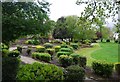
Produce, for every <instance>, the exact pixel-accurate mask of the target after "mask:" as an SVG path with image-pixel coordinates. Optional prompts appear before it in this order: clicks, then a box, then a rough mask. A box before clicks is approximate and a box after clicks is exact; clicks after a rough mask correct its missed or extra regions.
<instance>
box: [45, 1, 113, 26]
mask: <svg viewBox="0 0 120 82" xmlns="http://www.w3.org/2000/svg"><path fill="white" fill-rule="evenodd" d="M46 1H48V2H49V3H51V4H52V5H51V6H50V12H51V13H50V19H51V20H54V21H56V20H57V19H58V18H60V17H61V16H68V15H77V16H80V13H81V12H82V11H83V10H84V8H85V6H86V5H85V4H82V5H76V4H75V3H76V1H77V0H46ZM113 25H114V24H113V22H112V19H108V24H107V26H108V27H113Z"/></svg>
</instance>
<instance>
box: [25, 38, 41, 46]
mask: <svg viewBox="0 0 120 82" xmlns="http://www.w3.org/2000/svg"><path fill="white" fill-rule="evenodd" d="M25 43H26V44H34V45H38V44H40V42H39V40H36V39H33V40H27V41H25Z"/></svg>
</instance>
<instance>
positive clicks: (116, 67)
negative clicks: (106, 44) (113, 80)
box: [115, 62, 120, 75]
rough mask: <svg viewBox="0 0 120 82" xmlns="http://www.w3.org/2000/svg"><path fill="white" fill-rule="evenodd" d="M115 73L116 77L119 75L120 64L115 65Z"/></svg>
mask: <svg viewBox="0 0 120 82" xmlns="http://www.w3.org/2000/svg"><path fill="white" fill-rule="evenodd" d="M115 71H116V72H117V74H118V75H120V62H118V63H116V64H115Z"/></svg>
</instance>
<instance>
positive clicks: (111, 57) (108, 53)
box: [76, 43, 118, 66]
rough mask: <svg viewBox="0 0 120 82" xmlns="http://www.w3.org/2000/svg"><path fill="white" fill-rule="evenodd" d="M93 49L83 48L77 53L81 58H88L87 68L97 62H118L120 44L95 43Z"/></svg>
mask: <svg viewBox="0 0 120 82" xmlns="http://www.w3.org/2000/svg"><path fill="white" fill-rule="evenodd" d="M94 45H95V46H94V47H92V48H82V49H79V50H77V51H76V53H78V54H80V55H81V56H85V57H87V66H91V64H92V62H93V61H95V60H102V61H105V62H110V63H115V62H118V44H116V43H95V44H94Z"/></svg>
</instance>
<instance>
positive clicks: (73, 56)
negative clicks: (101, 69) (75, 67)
mask: <svg viewBox="0 0 120 82" xmlns="http://www.w3.org/2000/svg"><path fill="white" fill-rule="evenodd" d="M70 56H71V57H72V58H73V63H74V64H78V63H79V59H80V58H79V57H80V55H79V54H76V53H73V54H70Z"/></svg>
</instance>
